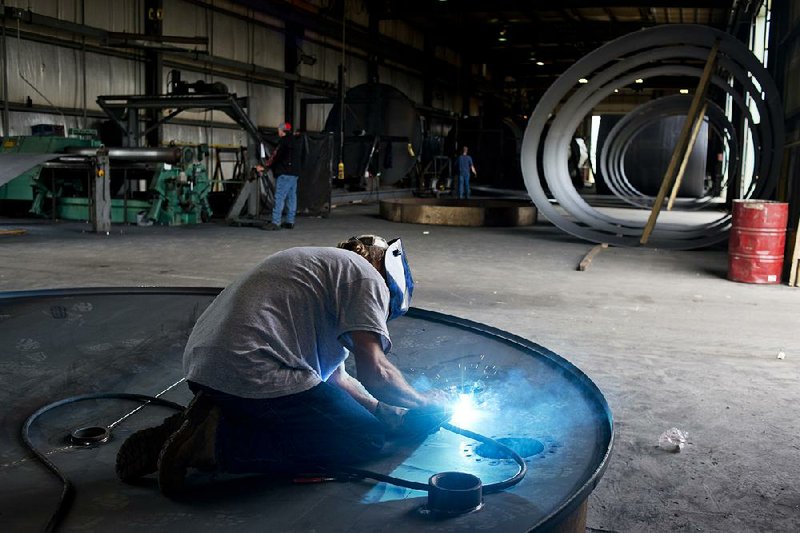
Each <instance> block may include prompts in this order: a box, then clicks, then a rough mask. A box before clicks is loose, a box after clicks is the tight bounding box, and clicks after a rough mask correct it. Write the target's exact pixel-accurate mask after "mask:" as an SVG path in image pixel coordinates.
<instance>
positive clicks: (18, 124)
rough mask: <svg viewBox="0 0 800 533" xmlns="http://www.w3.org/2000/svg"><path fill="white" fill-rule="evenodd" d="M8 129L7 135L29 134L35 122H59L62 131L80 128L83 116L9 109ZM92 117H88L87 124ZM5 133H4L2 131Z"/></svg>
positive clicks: (90, 121)
mask: <svg viewBox="0 0 800 533" xmlns="http://www.w3.org/2000/svg"><path fill="white" fill-rule="evenodd" d="M8 121H9V125H8V129H9V133H8V134H9V135H30V134H31V126H35V125H36V124H60V125H62V126H64V132H67V131H69V128H82V127H84V124H83V117H71V116H61V115H58V114H50V113H28V112H24V113H23V112H16V111H11V112H9V114H8ZM93 121H94V119H91V118H90V119H89V125H91V123H92V122H93ZM4 135H5V133H4Z"/></svg>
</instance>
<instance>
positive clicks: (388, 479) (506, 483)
mask: <svg viewBox="0 0 800 533" xmlns="http://www.w3.org/2000/svg"><path fill="white" fill-rule="evenodd" d="M442 428H443V429H446V430H448V431H452V432H453V433H457V434H459V435H463V436H465V437H468V438H470V439H473V440H476V441H478V442H483V443H486V444H489V445H491V446H494V447H495V448H496V449H498V450H500V451H501V452H503V453H505V454H506V455H507V456H508V457H509V458H510V459H513V460H514V462H515V463H517V466H518V467H519V468H518V470H517V473H516V474H514V475H513V476H512V477H510V478H508V479H504V480H503V481H498V482H497V483H490V484H488V485H484V486H483V494H494V493H495V492H500V491H502V490H505V489H507V488H509V487H513V486H514V485H516V484H517V483H519V482H520V481H522V478H524V477H525V474H527V473H528V465H527V464H525V460H524V459H523V458H522V457H520V455H519V454H518V453H517V452H515V451H514V450H512V449H511V448H509V447H508V446H505V445H503V444H501V443H499V442H497V441H496V440H494V439H492V438H489V437H484V436H483V435H481V434H480V433H475V432H474V431H470V430H468V429H464V428H460V427H458V426H454V425H452V424H450V423H446V424H442ZM336 473H341V474H348V475H353V476H357V477H360V478H367V479H374V480H375V481H382V482H384V483H391V484H392V485H397V486H398V487H405V488H407V489H414V490H424V491H426V492H427V491H428V489H430V486H429V485H428V484H427V483H420V482H418V481H408V480H406V479H402V478H398V477H392V476H387V475H386V474H379V473H377V472H372V471H370V470H362V469H360V468H351V467H338V466H337V467H336Z"/></svg>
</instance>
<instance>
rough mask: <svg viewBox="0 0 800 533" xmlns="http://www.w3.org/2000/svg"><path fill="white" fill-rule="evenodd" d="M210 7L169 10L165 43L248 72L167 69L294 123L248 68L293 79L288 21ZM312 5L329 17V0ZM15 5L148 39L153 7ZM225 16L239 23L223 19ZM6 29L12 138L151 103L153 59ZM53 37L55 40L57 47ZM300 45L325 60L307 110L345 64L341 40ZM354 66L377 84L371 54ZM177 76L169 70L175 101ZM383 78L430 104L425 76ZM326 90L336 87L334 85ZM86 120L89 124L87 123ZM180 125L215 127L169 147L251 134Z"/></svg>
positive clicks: (406, 33) (183, 135)
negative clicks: (36, 127) (200, 40)
mask: <svg viewBox="0 0 800 533" xmlns="http://www.w3.org/2000/svg"><path fill="white" fill-rule="evenodd" d="M366 1H367V0H347V1H346V8H347V13H348V24H350V25H353V24H358V25H360V26H362V27H365V26H366V25H367V24H368V20H369V17H368V11H367V9H366ZM202 3H203V2H202V1H188V0H164V10H163V12H164V18H163V32H164V34H165V35H180V36H189V37H194V36H201V37H208V38H209V47H208V52H209V56H210V57H212V58H224V59H226V60H233V61H236V62H239V64H240V66H242V68H240V69H239V72H236V73H234V71H233V70H229V73H228V74H222V73H221V72H222V71H221V70H220V68H219V67H218V66H214V65H212V64H211V62H210V61H208V60H206V59H204V57H203V55H198V56H197V59H196V60H194V59H188V58H187V57H172V58H170V56H165V62H167V63H173V64H180V65H181V66H180V70H181V71H182V74H183V79H184V80H188V81H194V80H197V79H203V80H205V81H208V82H216V81H219V82H223V83H225V84H226V85H227V86H228V88H229V90H230V91H232V92H235V93H237V94H239V95H240V96H242V95H244V96H248V97H250V101H251V107H252V116H253V118H254V120H255V121H256V122H257V124H258V125H260V126H263V127H275V125H276V124H277V123H278V122H279V121H281V120H283V118H284V117H283V114H284V101H283V100H284V90H283V88H282V83H281V81H280V79H271V80H269V79H265V77H264V75H260V76H259V75H253V74H252V72H248V71H247V70H248V69H247V68H244V67H246V66H247V65H252V66H254V67H261V68H264V69H274V70H275V71H279V72H283V71H284V70H285V69H284V64H283V63H284V46H285V35H284V30H283V27H284V25H283V23H282V21H280V20H277V19H274V18H271V17H268V16H266V15H263V14H260V13H254V12H253V11H251V10H249V9H248V8H246V7H243V6H240V5H236V4H233V3H230V2H226V1H224V0H215V1H214V2H209V6H203V5H201V4H202ZM309 3H310V4H312V5H316V6H318V7H328V2H327V1H325V0H314V1H311V2H309ZM5 4H6V5H8V6H14V7H20V8H23V9H30V10H31V11H33V12H34V13H36V14H40V15H46V16H49V17H54V18H58V19H60V20H63V21H68V22H71V23H77V24H86V25H88V26H92V27H95V28H100V29H104V30H109V31H116V32H132V33H141V32H142V31H143V27H144V0H114V1H113V2H109V1H107V0H7V1H6V2H5ZM223 10H229V11H231V13H222V12H221V11H223ZM6 24H7V26H6V47H7V51H6V61H5V63H4V67H5V68H6V69H7V73H8V86H7V91H8V101H9V103H10V105H11V107H12V109H11V112H10V114H9V128H8V129H9V131H8V132H3V134H4V135H5V134H11V135H27V134H29V133H30V125H32V124H37V123H43V122H45V123H64V125H65V126H67V127H72V126H89V125H90V124H91V123H92V122H95V121H97V120H98V119H99V118H100V116H101V115H100V114H99V111H100V110H99V107H98V106H97V104H96V102H95V100H96V97H97V96H98V95H110V94H143V93H144V90H145V88H144V67H143V54H142V53H141V52H140V51H131V50H118V51H117V50H115V51H114V52H113V55H112V54H111V53H110V54H105V53H102V51H99V50H94V51H93V50H92V49H91V48H92V47H91V46H90V47H89V48H90V50H89V51H83V50H82V49H81V42H82V38H81V37H80V36H77V35H73V34H70V33H67V32H64V31H56V30H50V29H45V28H40V27H37V28H31V27H27V28H26V27H25V25H24V24H23V25H22V29H21V35H20V37H19V38H18V36H17V24H16V22H15V21H11V20H8V21H7V22H6ZM380 30H381V32H382V33H383V35H385V36H387V37H389V38H392V39H395V40H397V41H399V42H401V43H403V44H407V45H410V46H413V47H414V48H416V49H419V50H422V49H423V46H424V36H423V35H422V34H421V33H420V32H417V31H415V30H413V29H412V28H410V27H409V26H408V25H407V24H405V23H402V22H399V21H384V22H381V24H380ZM26 32H27V34H26ZM33 34H37V35H39V36H38V37H36V36H34V35H33ZM48 36H53V37H54V38H55V39H53V40H50V39H48V38H47V37H48ZM90 44H91V43H90ZM95 44H96V43H95ZM298 44H299V46H300V48H301V50H302V52H303V53H305V54H308V55H311V56H314V57H315V58H316V59H317V61H316V63H315V64H314V65H306V64H301V65H299V66H298V67H297V71H298V74H299V75H300V76H301V80H302V79H306V80H310V81H311V82H312V83H311V85H316V86H317V89H315V90H309V89H300V90H298V94H297V100H298V102H299V100H300V98H304V97H310V96H320V95H322V94H323V93H324V91H325V89H321V88H320V87H322V86H327V87H328V89H327V91H328V94H330V93H331V92H332V88H333V87H334V85H335V83H336V81H337V68H338V65H339V64H340V63H341V61H342V50H341V43H340V42H339V40H338V39H335V38H332V37H324V36H320V35H316V34H314V33H313V32H311V31H307V32H306V34H305V37H304V38H303V39H301V40H299V41H298ZM436 55H437V57H440V58H442V59H445V60H447V61H448V62H451V63H453V64H456V63H457V61H458V58H457V57H456V56H455V55H454V54H453V53H452V52H451V51H449V50H447V49H444V48H438V49H437V53H436ZM345 63H346V78H345V82H346V84H347V85H348V87H353V86H356V85H359V84H362V83H365V82H366V81H367V61H366V53H365V52H364V51H363V50H359V49H357V48H354V47H352V46H351V45H350V44H349V43H348V44H347V46H346V55H345ZM170 70H171V69H170V68H169V67H165V68H164V80H165V83H164V90H165V91H166V89H167V78H168V76H169V71H170ZM234 70H235V69H234ZM379 76H380V81H381V82H383V83H387V84H389V85H393V86H395V87H397V88H398V89H400V90H401V91H403V92H404V93H405V94H406V95H407V96H408V97H409V98H411V100H413V101H415V102H418V103H421V102H422V98H423V79H422V74H421V72H418V71H416V70H415V69H413V68H409V66H403V67H401V66H398V65H393V64H391V63H387V64H384V65H381V66H380V68H379ZM84 79H85V87H84ZM319 82H326V85H321V84H320V83H319ZM301 84H302V83H301ZM434 93H435V97H434V99H435V102H434V105H435V106H437V107H441V108H442V109H446V110H456V109H458V108H459V106H460V102H458V101H457V99H456V97H455V95H454V94H453V91H451V90H439V89H437V90H435V91H434ZM28 99H30V100H28ZM26 103H28V104H30V105H31V106H32V110H31V111H26V110H25V109H24V106H25V105H26ZM84 106H85V107H84ZM52 108H59V109H61V110H63V111H64V115H61V114H60V113H59V112H57V111H54V112H53V113H49V112H48V111H49V110H50V109H52ZM328 110H329V106H313V107H311V108H309V114H308V123H307V124H308V129H309V130H319V129H321V128H322V127H323V125H324V122H325V119H326V117H327V112H328ZM84 114H86V115H88V117H87V119H86V120H85V121H84V119H83V115H84ZM180 118H182V119H190V120H193V121H194V120H203V121H209V126H208V127H207V128H202V127H199V126H197V125H191V126H189V125H180V124H172V125H169V126H167V127H166V128H165V129H164V140H165V142H167V141H171V140H172V141H176V142H181V143H184V142H197V141H203V142H213V143H219V144H231V143H239V142H243V139H244V135H243V134H241V133H240V132H237V131H234V130H232V129H231V130H229V129H227V128H225V127H224V126H225V125H226V124H230V123H231V120H230V119H229V118H228V117H227V116H225V115H223V114H221V113H214V114H212V113H184V114H182V115H181V116H180ZM215 123H217V124H215Z"/></svg>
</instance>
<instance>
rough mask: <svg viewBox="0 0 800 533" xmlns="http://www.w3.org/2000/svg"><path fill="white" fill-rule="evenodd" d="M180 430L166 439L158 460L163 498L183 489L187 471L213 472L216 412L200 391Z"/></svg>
mask: <svg viewBox="0 0 800 533" xmlns="http://www.w3.org/2000/svg"><path fill="white" fill-rule="evenodd" d="M184 416H185V420H184V422H183V424H182V425H181V427H180V429H178V431H176V432H175V433H173V434H172V436H170V437H169V438H168V439H167V442H166V444H164V447H163V448H161V455H160V456H159V458H158V487H159V488H160V489H161V493H162V494H164V495H165V496H168V497H172V496H176V495H178V494H179V493H180V492H181V491H182V490H183V483H184V480H185V478H186V471H187V470H188V469H189V468H192V467H194V468H203V469H213V468H214V467H215V466H216V460H215V456H214V454H215V451H216V440H217V426H218V425H219V416H220V409H219V407H217V406H216V405H214V404H213V402H211V400H210V399H209V398H208V397H207V396H206V395H205V394H204V393H203V392H202V391H201V392H199V393H198V394H197V395H196V396H195V397H194V400H192V403H191V404H190V405H189V407H188V408H187V409H186V412H185V413H184Z"/></svg>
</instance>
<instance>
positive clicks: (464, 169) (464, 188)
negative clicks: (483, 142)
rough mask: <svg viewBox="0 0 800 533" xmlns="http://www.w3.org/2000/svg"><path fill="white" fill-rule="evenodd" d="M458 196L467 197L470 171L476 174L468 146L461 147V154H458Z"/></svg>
mask: <svg viewBox="0 0 800 533" xmlns="http://www.w3.org/2000/svg"><path fill="white" fill-rule="evenodd" d="M457 164H458V197H459V198H466V199H469V177H470V172H472V173H473V174H475V175H476V176H477V175H478V172H477V171H476V170H475V164H474V163H473V162H472V156H470V155H469V148H468V147H466V146H465V147H463V148H462V150H461V155H460V156H458V160H457Z"/></svg>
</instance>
